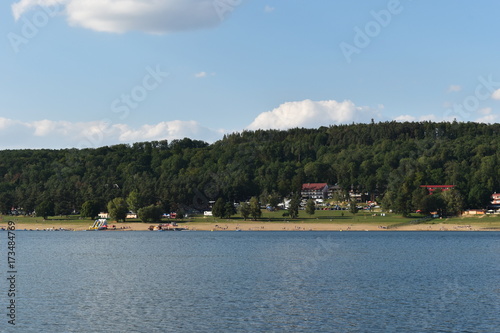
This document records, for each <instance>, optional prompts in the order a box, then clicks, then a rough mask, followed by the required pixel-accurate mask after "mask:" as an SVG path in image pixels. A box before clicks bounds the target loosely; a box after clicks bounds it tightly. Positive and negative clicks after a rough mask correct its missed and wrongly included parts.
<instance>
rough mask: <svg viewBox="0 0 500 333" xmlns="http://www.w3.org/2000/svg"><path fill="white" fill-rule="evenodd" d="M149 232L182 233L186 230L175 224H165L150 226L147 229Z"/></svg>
mask: <svg viewBox="0 0 500 333" xmlns="http://www.w3.org/2000/svg"><path fill="white" fill-rule="evenodd" d="M148 229H149V230H150V231H182V230H186V228H182V227H179V226H178V225H177V223H175V222H174V223H165V224H158V225H150V226H149V228H148Z"/></svg>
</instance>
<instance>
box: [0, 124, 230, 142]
mask: <svg viewBox="0 0 500 333" xmlns="http://www.w3.org/2000/svg"><path fill="white" fill-rule="evenodd" d="M0 130H1V131H0V142H1V144H0V149H17V148H54V149H59V148H70V147H76V148H96V147H101V146H106V145H114V144H118V143H133V142H140V141H154V140H174V139H182V138H185V137H189V138H191V139H197V140H203V141H208V142H213V141H216V140H219V139H220V138H221V137H222V135H223V134H224V133H225V131H224V130H213V129H209V128H206V127H203V126H201V125H200V124H199V123H198V122H196V121H180V120H174V121H166V122H161V123H158V124H154V125H142V126H140V127H138V128H133V127H130V126H129V125H126V124H119V123H111V122H107V121H105V120H103V121H94V122H76V123H72V122H68V121H52V120H46V119H45V120H38V121H33V122H21V121H18V120H13V119H7V118H0Z"/></svg>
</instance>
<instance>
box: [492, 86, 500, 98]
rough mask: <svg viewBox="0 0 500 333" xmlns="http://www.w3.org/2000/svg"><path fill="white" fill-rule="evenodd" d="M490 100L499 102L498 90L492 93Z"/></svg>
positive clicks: (499, 91)
mask: <svg viewBox="0 0 500 333" xmlns="http://www.w3.org/2000/svg"><path fill="white" fill-rule="evenodd" d="M491 98H493V99H496V100H500V89H498V90H495V91H494V92H493V94H492V95H491Z"/></svg>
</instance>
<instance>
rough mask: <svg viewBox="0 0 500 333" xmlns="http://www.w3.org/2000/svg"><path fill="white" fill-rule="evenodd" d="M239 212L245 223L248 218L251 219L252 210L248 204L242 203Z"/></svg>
mask: <svg viewBox="0 0 500 333" xmlns="http://www.w3.org/2000/svg"><path fill="white" fill-rule="evenodd" d="M238 210H239V212H240V214H241V216H242V217H243V219H244V220H245V221H246V220H247V219H248V217H250V213H251V210H250V205H249V204H248V203H246V202H240V206H239V208H238Z"/></svg>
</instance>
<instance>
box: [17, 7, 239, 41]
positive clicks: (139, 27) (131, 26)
mask: <svg viewBox="0 0 500 333" xmlns="http://www.w3.org/2000/svg"><path fill="white" fill-rule="evenodd" d="M241 2H242V0H20V1H18V2H16V3H14V4H13V5H12V11H13V14H14V17H15V18H16V19H18V18H19V17H20V16H21V15H23V14H24V13H26V12H28V11H29V10H32V9H33V8H34V7H36V6H42V7H60V8H61V9H62V10H61V12H62V13H64V15H66V17H67V20H68V22H69V23H70V24H71V25H75V26H81V27H84V28H88V29H92V30H97V31H105V32H114V33H122V32H126V31H131V30H134V31H144V32H147V33H154V34H162V33H170V32H178V31H185V30H193V29H200V28H209V27H214V26H216V25H218V24H219V23H220V22H222V21H223V20H224V19H225V18H226V17H227V16H228V15H229V14H230V13H231V12H232V11H234V10H235V9H236V7H237V6H239V5H240V3H241Z"/></svg>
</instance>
